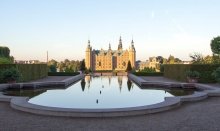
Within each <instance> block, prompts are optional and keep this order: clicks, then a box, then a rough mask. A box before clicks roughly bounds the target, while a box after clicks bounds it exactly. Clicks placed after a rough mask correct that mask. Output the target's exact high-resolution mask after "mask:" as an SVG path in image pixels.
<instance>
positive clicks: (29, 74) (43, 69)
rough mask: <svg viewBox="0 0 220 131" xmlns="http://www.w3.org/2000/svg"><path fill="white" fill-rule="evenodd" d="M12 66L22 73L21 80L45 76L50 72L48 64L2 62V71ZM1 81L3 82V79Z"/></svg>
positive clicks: (0, 67)
mask: <svg viewBox="0 0 220 131" xmlns="http://www.w3.org/2000/svg"><path fill="white" fill-rule="evenodd" d="M12 67H14V68H17V69H18V71H19V72H20V74H21V77H20V79H19V82H26V81H31V80H36V79H40V78H44V77H46V76H47V73H48V68H47V65H46V64H0V71H3V70H5V69H9V68H12ZM0 82H2V79H0Z"/></svg>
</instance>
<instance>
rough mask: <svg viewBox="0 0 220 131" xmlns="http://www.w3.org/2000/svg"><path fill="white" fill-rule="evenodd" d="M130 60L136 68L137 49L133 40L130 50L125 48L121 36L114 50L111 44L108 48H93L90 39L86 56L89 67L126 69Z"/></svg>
mask: <svg viewBox="0 0 220 131" xmlns="http://www.w3.org/2000/svg"><path fill="white" fill-rule="evenodd" d="M128 61H130V62H131V66H132V68H135V61H136V51H135V47H134V41H133V40H132V41H131V45H130V47H129V49H128V50H127V49H126V50H123V48H122V40H121V37H120V39H119V44H118V49H117V50H112V49H111V45H110V44H109V48H108V50H103V49H101V50H95V49H93V50H92V46H91V45H90V40H89V41H88V46H87V48H86V56H85V64H86V68H87V69H91V70H93V71H113V70H116V71H125V70H126V68H127V64H128Z"/></svg>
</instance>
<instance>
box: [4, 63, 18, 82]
mask: <svg viewBox="0 0 220 131" xmlns="http://www.w3.org/2000/svg"><path fill="white" fill-rule="evenodd" d="M1 73H2V74H1V75H2V80H3V82H12V81H18V80H19V78H20V77H21V74H20V72H19V71H18V69H17V68H15V67H11V68H8V69H4V70H3V71H2V72H1Z"/></svg>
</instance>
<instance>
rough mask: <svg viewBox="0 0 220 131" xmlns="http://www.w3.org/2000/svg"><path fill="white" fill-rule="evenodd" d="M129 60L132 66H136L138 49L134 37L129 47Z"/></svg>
mask: <svg viewBox="0 0 220 131" xmlns="http://www.w3.org/2000/svg"><path fill="white" fill-rule="evenodd" d="M129 60H130V62H131V66H132V68H135V62H136V51H135V47H134V41H133V39H132V41H131V46H130V48H129Z"/></svg>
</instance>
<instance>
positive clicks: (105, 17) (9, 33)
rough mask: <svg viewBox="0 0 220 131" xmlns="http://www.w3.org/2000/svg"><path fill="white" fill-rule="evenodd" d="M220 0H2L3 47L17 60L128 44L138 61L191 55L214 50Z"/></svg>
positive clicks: (0, 28) (63, 56)
mask: <svg viewBox="0 0 220 131" xmlns="http://www.w3.org/2000/svg"><path fill="white" fill-rule="evenodd" d="M219 24H220V1H219V0H182V1H180V0H0V46H8V47H9V48H10V50H11V55H13V56H14V57H15V59H16V60H40V61H46V52H47V51H48V52H49V59H55V60H58V61H61V60H64V59H66V58H67V59H70V60H76V59H77V60H81V59H83V58H84V57H85V49H86V47H87V41H88V39H90V41H91V46H92V48H93V49H101V48H103V49H108V46H109V43H110V44H111V47H112V49H117V46H118V43H119V37H120V36H121V37H122V42H123V48H124V49H128V48H129V46H130V44H131V40H132V38H133V40H134V46H135V48H136V53H137V55H136V56H137V60H143V61H145V60H147V59H148V58H149V57H151V56H163V57H166V58H167V57H169V55H173V56H175V57H177V58H180V59H182V60H190V58H189V54H191V53H193V52H198V53H202V54H203V55H211V54H212V52H211V49H210V41H211V40H212V39H213V38H214V37H216V36H219V35H220V25H219Z"/></svg>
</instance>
